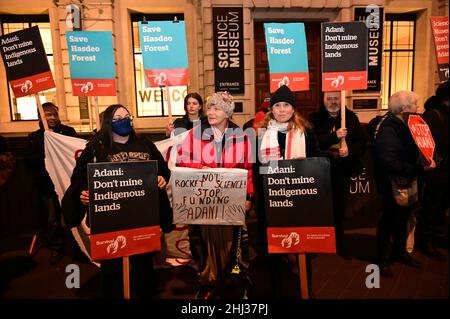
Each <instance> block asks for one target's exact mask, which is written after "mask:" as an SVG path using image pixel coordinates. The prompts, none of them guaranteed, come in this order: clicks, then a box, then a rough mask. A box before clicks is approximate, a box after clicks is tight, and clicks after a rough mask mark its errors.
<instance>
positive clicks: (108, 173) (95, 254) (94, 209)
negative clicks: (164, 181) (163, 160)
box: [88, 161, 161, 260]
mask: <svg viewBox="0 0 450 319" xmlns="http://www.w3.org/2000/svg"><path fill="white" fill-rule="evenodd" d="M157 165H158V163H157V161H131V162H119V163H92V164H88V186H89V218H90V227H91V237H90V240H91V256H92V259H94V260H102V259H111V258H117V257H123V256H130V255H135V254H141V253H144V252H149V251H157V250H160V249H161V243H160V226H159V195H158V186H157V185H158V184H157V178H156V175H157V172H158V167H157Z"/></svg>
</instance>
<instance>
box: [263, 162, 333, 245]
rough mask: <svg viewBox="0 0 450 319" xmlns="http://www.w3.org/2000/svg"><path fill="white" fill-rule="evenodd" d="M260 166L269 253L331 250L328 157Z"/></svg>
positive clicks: (330, 200)
mask: <svg viewBox="0 0 450 319" xmlns="http://www.w3.org/2000/svg"><path fill="white" fill-rule="evenodd" d="M261 170H262V171H261V173H262V176H263V183H264V194H265V210H266V217H267V241H268V251H269V253H294V252H296V253H306V252H315V253H335V252H336V244H335V232H334V227H333V207H332V206H333V205H332V189H331V178H330V162H329V160H328V159H327V158H319V157H318V158H307V159H295V160H280V161H273V162H270V163H269V165H268V166H264V167H262V168H261Z"/></svg>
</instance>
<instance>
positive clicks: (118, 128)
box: [62, 104, 172, 299]
mask: <svg viewBox="0 0 450 319" xmlns="http://www.w3.org/2000/svg"><path fill="white" fill-rule="evenodd" d="M138 160H157V161H158V187H159V208H160V222H161V228H163V230H164V231H170V230H171V227H170V226H171V217H172V216H171V209H170V204H169V201H168V198H167V193H166V192H165V190H164V188H165V186H166V184H167V181H168V180H169V178H170V170H169V169H168V167H167V163H166V162H165V161H164V159H163V157H162V155H161V153H160V152H159V151H158V149H157V148H156V146H155V145H154V144H153V143H152V142H151V141H150V140H148V139H147V138H145V137H138V136H137V135H136V132H135V131H134V129H133V118H132V116H130V113H129V112H128V110H127V109H126V108H125V107H124V106H123V105H120V104H114V105H110V106H109V107H108V108H107V109H106V110H105V111H104V114H103V121H102V126H101V129H100V131H99V132H98V133H97V134H96V135H95V136H94V137H93V138H92V139H91V141H89V143H88V144H87V145H86V148H85V149H84V151H83V152H82V154H81V155H80V157H79V158H78V160H77V162H76V166H75V168H74V170H73V174H72V177H71V185H70V187H69V188H68V190H67V191H66V194H65V195H64V198H63V201H62V204H63V214H64V218H65V219H66V222H67V224H68V225H69V226H72V227H73V226H77V225H79V224H80V223H81V221H82V219H83V218H84V216H85V214H86V212H87V209H88V208H87V205H88V204H89V192H88V190H87V188H88V187H87V185H88V184H87V164H88V163H93V162H99V163H102V162H126V161H138ZM153 255H154V254H153V253H144V254H139V255H133V256H131V257H130V264H131V285H132V286H131V287H132V288H133V287H134V290H135V292H136V298H146V299H147V298H153V297H154V296H155V293H156V291H155V279H154V273H153ZM101 275H102V291H103V296H104V297H105V298H114V299H116V298H122V296H123V281H122V259H121V258H116V259H108V260H102V261H101Z"/></svg>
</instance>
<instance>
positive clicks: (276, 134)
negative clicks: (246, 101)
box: [255, 85, 329, 298]
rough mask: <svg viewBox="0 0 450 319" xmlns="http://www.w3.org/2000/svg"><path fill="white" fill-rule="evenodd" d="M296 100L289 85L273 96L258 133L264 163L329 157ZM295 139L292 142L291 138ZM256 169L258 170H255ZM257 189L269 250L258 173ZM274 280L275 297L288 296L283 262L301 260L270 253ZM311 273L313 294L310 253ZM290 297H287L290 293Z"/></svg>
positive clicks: (262, 236) (262, 237) (260, 223)
mask: <svg viewBox="0 0 450 319" xmlns="http://www.w3.org/2000/svg"><path fill="white" fill-rule="evenodd" d="M295 105H296V103H295V99H294V95H293V93H292V91H291V90H290V89H289V87H287V86H285V85H283V86H281V87H280V88H279V89H278V90H277V91H275V93H274V94H273V95H272V97H271V98H270V109H269V112H268V113H267V114H266V117H265V119H264V121H263V122H261V123H260V125H259V128H258V134H259V136H260V138H261V141H260V149H259V159H260V163H258V164H259V165H261V163H265V162H267V161H269V160H280V159H294V158H306V157H315V156H328V155H329V153H328V152H324V151H321V150H320V148H319V142H318V140H317V137H316V134H315V133H314V131H313V130H312V128H311V124H310V123H309V122H308V121H307V120H305V119H304V118H303V117H302V116H301V115H300V113H299V112H297V111H296V110H295ZM289 140H290V141H291V142H290V143H289V142H288V141H289ZM255 172H257V170H256V169H255ZM255 183H256V185H259V187H258V188H257V200H256V202H257V203H258V207H257V208H256V210H257V216H258V228H259V232H258V235H259V238H260V244H261V246H262V251H263V252H266V249H267V222H266V213H265V208H264V203H265V200H264V197H265V191H264V189H262V185H263V182H262V178H261V176H258V179H257V180H256V179H255ZM268 257H269V258H268V262H269V268H270V279H271V284H272V287H273V293H274V297H276V298H280V297H284V296H283V295H282V293H283V291H282V289H281V284H280V283H281V274H280V270H281V269H283V263H285V262H286V261H285V260H286V259H285V258H286V257H287V258H288V260H289V262H290V263H291V265H292V266H293V270H295V267H296V265H298V262H297V260H296V255H293V254H288V255H286V256H284V255H280V254H271V255H269V256H268ZM306 263H307V272H308V286H309V287H308V288H309V290H310V295H312V284H311V279H312V276H311V275H312V269H311V258H310V256H309V254H306ZM286 297H287V296H286Z"/></svg>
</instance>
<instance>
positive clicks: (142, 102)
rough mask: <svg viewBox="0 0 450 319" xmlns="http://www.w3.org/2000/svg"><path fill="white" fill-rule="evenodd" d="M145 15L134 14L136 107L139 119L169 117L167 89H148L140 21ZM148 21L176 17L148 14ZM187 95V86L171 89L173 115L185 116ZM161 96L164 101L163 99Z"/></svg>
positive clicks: (167, 19) (132, 16)
mask: <svg viewBox="0 0 450 319" xmlns="http://www.w3.org/2000/svg"><path fill="white" fill-rule="evenodd" d="M143 18H144V15H143V14H132V15H131V23H132V28H131V30H132V34H133V54H134V76H135V84H136V105H137V116H138V117H150V116H168V109H167V97H166V89H165V88H163V89H160V88H146V86H145V82H146V81H147V79H146V77H145V74H144V64H143V61H142V52H141V46H140V40H139V25H138V23H139V21H143ZM145 18H146V20H147V21H169V20H173V18H174V15H173V14H172V15H169V14H148V15H145ZM177 19H178V20H183V19H184V18H183V16H182V15H177ZM186 95H187V86H171V87H170V106H171V109H172V115H184V114H185V112H184V105H183V101H184V97H185V96H186ZM161 96H163V97H164V99H163V100H162V99H161Z"/></svg>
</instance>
